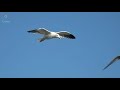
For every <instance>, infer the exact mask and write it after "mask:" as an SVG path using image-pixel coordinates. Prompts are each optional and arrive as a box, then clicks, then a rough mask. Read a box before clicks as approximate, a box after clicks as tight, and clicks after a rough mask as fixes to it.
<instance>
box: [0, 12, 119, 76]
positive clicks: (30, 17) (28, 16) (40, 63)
mask: <svg viewBox="0 0 120 90" xmlns="http://www.w3.org/2000/svg"><path fill="white" fill-rule="evenodd" d="M36 28H46V29H48V30H50V31H68V32H71V33H72V34H73V35H75V36H76V39H73V40H71V39H67V38H64V39H51V40H46V41H44V42H41V43H39V42H37V39H38V38H40V37H42V35H40V34H31V33H28V32H27V31H28V30H32V29H36ZM0 31H1V33H0V78H120V61H118V62H115V63H114V64H112V65H111V66H110V67H108V68H107V69H106V70H102V69H103V68H104V67H105V66H106V65H107V64H108V63H109V62H110V61H111V60H112V59H113V58H114V57H116V56H118V55H120V42H119V39H120V12H0Z"/></svg>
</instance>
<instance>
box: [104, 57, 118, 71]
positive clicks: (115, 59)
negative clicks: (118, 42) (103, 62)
mask: <svg viewBox="0 0 120 90" xmlns="http://www.w3.org/2000/svg"><path fill="white" fill-rule="evenodd" d="M118 59H120V56H117V57H115V58H114V59H113V60H112V61H111V62H110V63H109V64H108V65H107V66H106V67H105V68H104V69H103V70H105V69H106V68H107V67H109V66H110V65H111V64H113V63H114V62H115V61H117V60H118Z"/></svg>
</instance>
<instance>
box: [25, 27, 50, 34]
mask: <svg viewBox="0 0 120 90" xmlns="http://www.w3.org/2000/svg"><path fill="white" fill-rule="evenodd" d="M27 32H29V33H39V34H44V35H47V34H49V33H50V31H48V30H47V29H45V28H39V29H34V30H30V31H27Z"/></svg>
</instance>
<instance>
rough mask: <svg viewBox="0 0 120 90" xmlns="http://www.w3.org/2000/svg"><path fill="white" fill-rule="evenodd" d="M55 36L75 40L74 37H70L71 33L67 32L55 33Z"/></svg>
mask: <svg viewBox="0 0 120 90" xmlns="http://www.w3.org/2000/svg"><path fill="white" fill-rule="evenodd" d="M57 34H59V35H60V36H62V37H66V38H70V39H75V36H74V35H72V34H71V33H69V32H67V31H60V32H57Z"/></svg>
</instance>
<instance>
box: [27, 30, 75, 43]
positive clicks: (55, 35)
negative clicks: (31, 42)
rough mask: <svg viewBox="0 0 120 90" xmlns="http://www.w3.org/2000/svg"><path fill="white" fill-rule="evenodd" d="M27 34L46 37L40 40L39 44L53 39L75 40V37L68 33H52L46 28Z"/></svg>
mask: <svg viewBox="0 0 120 90" xmlns="http://www.w3.org/2000/svg"><path fill="white" fill-rule="evenodd" d="M27 32H29V33H38V34H43V35H44V36H43V37H42V38H40V39H38V41H39V42H42V41H44V40H47V39H52V38H59V39H61V38H64V37H65V38H69V39H75V36H74V35H72V34H71V33H69V32H67V31H60V32H51V31H48V30H47V29H45V28H38V29H34V30H30V31H27Z"/></svg>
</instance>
